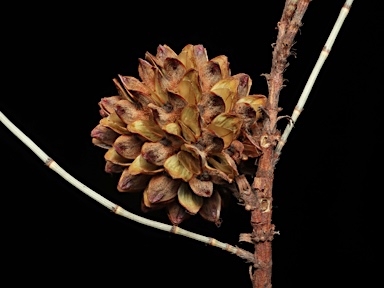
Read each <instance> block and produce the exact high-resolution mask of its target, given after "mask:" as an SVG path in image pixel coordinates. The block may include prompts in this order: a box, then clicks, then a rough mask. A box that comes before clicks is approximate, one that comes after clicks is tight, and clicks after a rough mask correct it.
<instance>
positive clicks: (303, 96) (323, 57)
mask: <svg viewBox="0 0 384 288" xmlns="http://www.w3.org/2000/svg"><path fill="white" fill-rule="evenodd" d="M352 3H353V0H346V1H345V3H344V5H343V7H342V8H341V11H340V14H339V16H338V18H337V20H336V22H335V24H334V26H333V28H332V31H331V33H330V34H329V36H328V39H327V41H326V43H325V45H324V47H323V49H322V50H321V53H320V56H319V58H318V59H317V62H316V64H315V67H314V68H313V70H312V72H311V75H310V76H309V78H308V81H307V83H306V85H305V87H304V90H303V92H302V94H301V96H300V98H299V101H298V102H297V105H296V107H295V109H294V110H293V113H292V116H291V121H290V122H289V123H288V125H287V126H286V127H285V130H284V133H283V135H282V136H281V138H280V140H279V143H278V144H277V147H276V149H275V155H276V157H277V158H279V156H280V154H281V149H282V148H283V146H284V145H285V143H286V142H287V138H288V135H289V133H291V130H292V128H293V125H294V123H296V121H297V118H299V116H300V114H301V112H302V111H303V107H304V104H305V102H306V101H307V99H308V95H309V93H310V92H311V89H312V87H313V84H314V83H315V81H316V78H317V76H318V75H319V72H320V70H321V68H322V67H323V64H324V62H325V60H326V59H327V57H328V55H329V53H330V52H331V49H332V45H333V43H334V42H335V39H336V37H337V34H338V33H339V31H340V28H341V26H342V25H343V23H344V20H345V18H346V17H347V15H348V12H349V10H350V9H351V6H352Z"/></svg>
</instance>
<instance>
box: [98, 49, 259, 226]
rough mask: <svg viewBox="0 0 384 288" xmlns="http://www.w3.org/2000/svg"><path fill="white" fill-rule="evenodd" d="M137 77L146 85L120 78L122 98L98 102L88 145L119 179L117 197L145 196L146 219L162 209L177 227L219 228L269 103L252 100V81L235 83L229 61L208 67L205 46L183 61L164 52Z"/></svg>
mask: <svg viewBox="0 0 384 288" xmlns="http://www.w3.org/2000/svg"><path fill="white" fill-rule="evenodd" d="M138 72H139V77H140V79H141V80H138V79H137V78H134V77H132V76H123V75H118V76H119V77H118V78H116V79H113V81H114V83H115V85H116V89H117V95H114V96H111V97H105V98H103V99H101V100H100V102H99V107H100V111H99V112H100V115H101V117H102V118H101V120H100V122H99V123H98V124H97V125H96V126H95V128H94V129H93V130H92V131H91V137H92V142H93V143H94V144H95V145H96V146H98V147H101V148H104V149H107V151H106V153H105V156H104V158H105V160H106V165H105V171H106V172H108V173H121V175H120V180H119V182H118V184H117V190H118V191H120V192H143V198H142V199H143V201H142V209H143V211H148V210H151V209H158V208H165V209H166V211H167V215H168V217H169V220H170V221H171V222H172V224H174V225H178V224H180V223H181V222H182V221H184V220H185V219H188V218H189V217H190V216H191V215H196V214H199V215H200V216H201V217H202V218H204V219H206V220H208V221H211V222H214V223H216V224H217V225H218V224H219V223H220V221H221V220H220V211H221V208H222V198H223V197H222V196H223V195H222V194H223V193H224V191H231V189H232V191H233V186H234V185H233V183H234V180H235V178H236V177H237V176H239V175H240V174H244V173H246V171H247V169H245V170H244V171H242V168H241V167H243V166H244V165H243V164H244V161H246V160H249V159H250V158H256V157H259V156H260V151H259V150H258V148H257V147H258V146H259V142H260V135H259V134H260V133H259V131H260V127H261V120H262V118H263V114H262V110H261V109H260V107H262V106H264V105H265V103H266V97H265V96H264V95H260V94H256V95H249V92H250V89H251V84H252V81H251V79H250V77H249V76H248V75H247V74H244V73H239V74H236V75H233V76H232V75H231V71H230V69H229V62H228V59H227V57H226V56H224V55H220V56H217V57H215V58H213V59H211V60H209V59H208V56H207V51H206V49H205V48H204V47H203V46H202V45H191V44H189V45H187V46H185V47H184V48H183V49H182V51H181V52H180V54H176V53H175V52H174V51H173V50H172V49H171V48H170V47H168V46H167V45H159V46H158V48H157V53H156V55H152V54H150V53H149V52H147V53H146V54H145V58H144V59H139V67H138ZM251 170H252V169H251ZM229 185H230V186H231V189H225V188H226V187H227V186H229Z"/></svg>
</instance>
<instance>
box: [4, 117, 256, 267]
mask: <svg viewBox="0 0 384 288" xmlns="http://www.w3.org/2000/svg"><path fill="white" fill-rule="evenodd" d="M0 121H1V122H2V123H3V124H4V125H5V126H6V127H7V128H8V129H9V130H10V131H11V132H12V133H13V134H14V135H15V136H16V137H18V138H19V139H20V140H21V141H22V142H23V143H24V144H25V145H26V146H27V147H28V148H30V149H31V150H32V151H33V152H34V153H35V154H36V155H37V156H38V157H39V158H40V159H41V160H42V161H43V162H44V163H45V165H47V166H48V167H49V168H50V169H52V170H53V171H55V172H56V173H57V174H59V175H60V176H61V177H63V178H64V179H65V180H66V181H68V182H69V183H70V184H72V185H73V186H75V187H76V188H77V189H79V190H80V191H82V192H83V193H84V194H86V195H88V196H89V197H91V198H92V199H93V200H96V201H97V202H99V203H100V204H102V205H103V206H105V207H107V208H108V209H109V210H111V211H113V212H114V213H115V214H117V215H120V216H123V217H125V218H128V219H130V220H132V221H135V222H138V223H140V224H143V225H146V226H149V227H152V228H156V229H159V230H163V231H166V232H170V233H174V234H177V235H182V236H185V237H188V238H191V239H193V240H196V241H200V242H203V243H205V244H208V245H211V246H214V247H218V248H221V249H223V250H225V251H228V252H230V253H232V254H235V255H237V256H239V257H240V258H243V259H245V260H246V261H247V262H250V263H255V258H254V256H253V253H250V252H248V251H245V250H243V249H241V248H238V247H235V246H232V245H230V244H227V243H223V242H220V241H218V240H216V239H214V238H211V237H206V236H203V235H199V234H196V233H193V232H190V231H187V230H184V229H182V228H180V227H178V226H172V225H168V224H164V223H161V222H157V221H153V220H150V219H147V218H144V217H141V216H138V215H136V214H133V213H131V212H129V211H127V210H125V209H123V208H122V207H120V206H118V205H116V204H115V203H113V202H111V201H109V200H108V199H106V198H104V197H103V196H101V195H100V194H98V193H96V192H95V191H94V190H92V189H90V188H89V187H87V186H86V185H84V184H83V183H81V182H80V181H78V180H77V179H76V178H74V177H73V176H72V175H70V174H69V173H68V172H66V171H65V170H64V169H63V168H61V167H60V166H59V165H58V164H57V163H56V162H55V161H54V160H53V159H52V158H51V157H49V156H48V155H47V154H46V153H44V151H42V150H41V149H40V147H39V146H37V145H36V144H35V143H34V142H33V141H32V140H31V139H30V138H29V137H28V136H26V135H25V134H24V133H23V132H22V131H21V130H20V129H19V128H17V127H16V126H15V125H14V124H13V123H12V122H11V121H10V120H9V119H8V118H7V117H6V116H5V115H4V114H3V113H2V112H1V111H0Z"/></svg>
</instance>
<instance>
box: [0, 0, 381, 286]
mask: <svg viewBox="0 0 384 288" xmlns="http://www.w3.org/2000/svg"><path fill="white" fill-rule="evenodd" d="M255 2H256V3H253V4H252V5H250V4H246V3H243V2H237V3H233V2H230V3H227V2H222V3H221V4H216V5H214V3H212V4H210V5H211V6H207V5H208V4H206V3H201V2H191V3H172V4H171V3H160V2H158V3H145V2H144V1H143V2H141V3H136V4H134V5H133V4H125V5H123V6H118V5H115V4H111V3H110V4H106V3H99V4H95V3H93V4H92V5H90V6H76V5H73V6H69V5H68V4H62V5H60V4H58V3H57V4H55V6H49V5H45V6H44V7H39V6H36V4H34V6H30V7H28V6H22V7H14V8H11V7H9V8H8V9H9V10H8V11H7V9H4V10H3V13H4V14H8V15H9V20H8V21H7V22H6V23H5V24H4V25H3V26H2V31H3V33H2V34H3V36H2V37H3V41H2V42H3V43H2V46H3V53H2V58H3V61H2V62H3V65H2V70H3V73H2V74H3V76H2V79H3V81H2V86H3V93H2V95H1V98H0V108H1V112H3V113H4V114H5V115H6V116H7V117H8V118H9V119H10V120H11V121H13V123H14V124H15V125H17V126H18V127H19V128H20V129H21V130H22V131H23V132H24V133H26V134H27V136H29V137H30V138H31V139H32V140H33V141H34V142H35V143H36V144H37V145H39V146H40V147H41V148H42V149H43V151H45V153H47V154H48V155H49V156H51V157H52V158H53V159H54V160H55V161H56V162H57V163H58V164H59V165H60V166H61V167H62V168H64V169H65V170H66V171H67V172H69V173H70V174H72V175H73V176H74V177H76V178H77V179H79V180H80V181H81V182H82V183H84V184H85V185H87V186H89V187H90V188H92V189H94V190H95V191H97V192H98V193H100V194H101V195H103V196H104V197H106V198H107V199H109V200H111V201H113V202H115V203H117V204H119V205H121V206H123V207H124V208H126V209H127V210H129V211H131V212H133V213H137V214H139V215H142V216H143V215H144V214H143V213H141V212H140V208H139V206H140V205H139V203H140V198H139V196H138V195H136V194H135V195H134V194H123V193H118V192H117V190H116V184H117V180H118V178H117V177H115V176H111V175H109V174H107V173H105V172H104V159H103V154H104V152H105V151H104V150H102V149H100V148H97V147H94V146H93V145H92V143H91V138H90V131H91V130H92V129H93V127H94V126H96V125H97V123H98V121H99V119H100V116H99V114H98V105H97V103H98V101H99V100H100V99H101V98H102V97H106V96H110V95H113V94H115V87H114V84H113V82H112V78H114V77H116V76H117V74H123V75H127V76H128V75H129V76H135V77H138V72H137V67H138V61H137V59H138V58H139V57H140V58H143V57H144V54H145V52H146V51H149V52H150V53H152V54H155V53H156V48H157V46H158V45H159V44H167V45H168V46H170V47H171V48H172V49H173V50H174V51H175V52H176V53H179V52H180V51H181V49H182V48H183V47H184V46H185V45H187V44H189V43H190V44H195V45H196V44H203V45H204V47H205V48H206V49H207V52H208V56H209V58H213V57H215V56H218V55H220V54H225V55H227V56H228V58H229V61H230V67H231V70H232V74H237V73H240V72H244V73H247V74H249V75H250V76H251V78H252V80H253V85H252V89H251V92H252V93H262V94H265V95H267V86H266V81H265V79H264V77H262V76H261V74H262V73H268V72H270V67H271V56H272V47H271V44H272V43H273V42H274V41H275V40H276V35H277V30H275V27H276V23H277V22H278V20H279V19H280V16H281V12H282V9H283V6H284V1H255ZM343 3H344V1H342V0H341V1H339V0H337V1H319V0H316V1H312V2H311V3H310V5H309V8H308V10H307V12H306V14H305V16H304V19H303V23H304V25H303V27H302V28H301V31H300V34H298V35H297V37H296V41H297V43H296V45H295V46H294V48H295V50H296V53H297V58H295V57H290V58H289V62H290V66H289V67H288V69H287V71H286V73H285V74H284V76H285V78H286V79H287V80H288V81H287V82H286V84H287V86H286V87H285V88H284V89H283V90H282V92H281V96H280V106H281V107H283V108H284V110H283V112H282V114H289V115H290V114H291V113H292V110H293V108H294V106H295V105H296V101H297V99H298V97H299V96H300V94H301V91H302V89H303V87H304V85H305V83H306V80H307V79H308V76H309V74H310V72H311V70H312V68H313V66H314V64H315V62H316V60H317V58H318V56H319V53H320V51H321V49H322V47H323V45H324V43H325V41H326V40H327V37H328V35H329V32H330V31H331V29H332V26H333V24H334V22H335V21H336V18H337V16H338V14H339V12H340V9H341V7H342V6H343ZM372 5H375V4H372V3H369V4H368V2H367V1H355V3H354V4H353V6H352V9H351V11H350V13H349V14H348V16H347V18H346V20H345V23H344V25H343V27H342V29H341V31H340V34H339V36H338V37H337V39H336V42H335V44H334V46H333V49H332V51H331V53H330V55H329V57H328V59H327V60H326V62H325V65H324V67H323V68H322V70H321V73H320V75H319V77H318V79H317V81H316V83H315V85H314V87H313V90H312V92H311V94H310V96H309V99H308V101H307V103H306V105H305V107H304V108H305V109H304V112H303V113H302V115H301V116H300V117H299V119H298V121H297V123H296V127H295V128H294V129H293V131H292V133H291V135H290V136H289V138H288V142H287V144H286V146H285V147H284V148H283V153H282V155H281V160H280V161H279V163H278V164H277V166H276V171H275V181H274V190H273V198H274V212H273V222H274V224H275V225H276V229H277V230H278V231H280V233H281V235H280V236H278V235H277V236H276V238H275V240H274V241H273V276H272V277H273V282H272V284H273V287H274V288H280V287H347V286H348V285H352V286H350V287H369V286H370V284H371V283H372V282H373V278H375V277H376V276H377V274H376V271H375V267H378V266H376V264H375V261H377V260H378V257H377V253H378V249H379V248H378V246H376V245H375V244H376V243H377V242H378V241H377V239H379V234H378V233H379V231H380V229H381V224H380V223H379V216H378V215H379V213H378V209H379V204H378V203H379V201H380V199H379V196H380V193H381V192H382V190H383V188H382V184H381V183H382V182H381V178H380V176H381V171H382V168H381V165H382V163H381V162H380V160H379V157H380V156H381V147H382V145H381V144H382V140H380V138H381V137H380V133H381V127H382V125H381V124H380V122H381V119H382V118H381V115H380V113H381V102H382V101H381V100H382V99H381V98H382V96H383V92H382V87H381V86H382V85H381V84H382V68H383V60H382V52H381V51H382V46H381V44H379V42H378V40H379V37H380V34H379V31H381V32H382V26H381V25H382V24H381V22H379V18H378V11H379V9H378V7H375V6H372ZM376 5H377V6H378V4H376ZM2 21H4V20H2ZM4 50H5V51H4ZM280 125H281V129H283V128H284V127H285V126H284V125H285V123H283V122H281V124H280ZM0 140H1V141H0V151H1V155H2V157H1V159H2V165H1V166H2V169H1V171H2V172H1V175H2V176H1V181H2V186H1V187H2V188H1V195H2V197H3V201H2V207H3V213H4V216H3V217H2V231H3V233H2V239H3V241H4V242H2V243H3V250H4V252H3V256H2V262H4V263H5V266H4V265H3V267H6V268H5V269H6V270H5V272H6V273H5V274H6V275H13V276H12V281H13V282H14V283H15V282H16V283H18V282H21V281H26V282H28V283H29V284H30V285H32V284H37V285H39V286H43V285H45V284H50V286H51V287H56V286H58V285H59V284H68V285H74V284H86V285H89V286H90V285H94V284H102V285H111V286H115V285H124V286H127V287H169V288H171V287H200V288H203V287H251V282H250V278H249V272H248V267H249V264H247V263H245V262H244V260H242V259H240V258H238V257H236V256H234V255H231V254H229V253H227V252H225V251H222V250H220V249H218V248H215V247H211V246H207V245H205V244H203V243H200V242H196V241H194V240H191V239H189V238H185V237H182V236H178V235H173V234H170V233H167V232H163V231H159V230H155V229H153V228H148V227H146V226H143V225H141V224H137V223H135V222H133V221H131V220H128V219H125V218H123V217H121V216H118V215H115V214H113V213H111V212H110V211H108V210H107V209H106V208H105V207H103V206H102V205H100V204H98V203H97V202H96V201H94V200H92V199H90V198H89V197H88V196H86V195H84V194H82V193H81V192H80V191H79V190H77V189H76V188H74V187H73V186H71V185H70V184H69V183H67V182H66V181H64V180H63V179H62V178H61V177H60V176H59V175H57V174H56V173H55V172H53V171H52V170H50V169H48V168H47V167H46V166H45V165H44V164H43V162H41V161H40V159H39V158H38V157H36V155H35V154H33V153H32V152H31V151H30V150H29V149H28V148H27V147H26V146H24V144H22V143H21V142H20V141H19V140H18V139H17V138H16V137H15V136H14V135H13V134H12V133H11V132H10V131H9V130H8V129H7V128H5V127H4V125H0ZM379 173H380V174H379ZM144 216H146V217H148V218H150V219H154V220H157V221H161V222H165V223H169V222H168V219H167V217H166V215H165V214H163V212H155V213H150V214H145V215H144ZM222 218H223V224H222V226H221V227H220V228H217V227H216V226H215V225H213V224H211V223H208V222H206V221H204V220H202V219H201V218H199V217H197V216H196V217H194V218H193V219H191V220H189V221H187V222H184V223H182V224H181V227H182V228H185V229H187V230H190V231H193V232H196V233H200V234H203V235H206V236H210V237H214V238H216V239H218V240H220V241H222V242H227V243H229V244H232V245H238V246H240V247H242V248H244V249H247V250H250V251H252V246H251V245H249V244H244V243H239V242H238V235H239V234H240V233H245V232H250V225H249V214H248V213H247V212H245V211H244V210H243V207H242V206H239V205H237V204H236V202H235V201H233V203H232V205H230V206H229V207H227V208H225V209H224V210H223V211H222ZM3 269H4V268H3Z"/></svg>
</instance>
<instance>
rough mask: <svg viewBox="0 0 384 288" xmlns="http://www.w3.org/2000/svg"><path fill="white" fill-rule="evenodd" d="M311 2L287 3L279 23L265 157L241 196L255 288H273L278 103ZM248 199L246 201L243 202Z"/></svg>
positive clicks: (264, 140)
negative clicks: (248, 213) (248, 225)
mask: <svg viewBox="0 0 384 288" xmlns="http://www.w3.org/2000/svg"><path fill="white" fill-rule="evenodd" d="M309 2H310V0H287V1H286V3H285V7H284V10H283V13H282V17H281V19H280V21H279V23H278V25H277V26H278V27H277V28H278V35H277V41H276V45H275V47H274V50H273V53H272V55H273V57H272V68H271V73H270V74H266V75H265V77H266V80H267V83H268V90H269V96H268V102H267V104H266V107H264V112H265V113H266V117H265V120H264V123H263V132H262V136H261V140H260V147H261V149H262V155H261V157H260V159H259V163H258V169H257V172H256V175H255V178H254V182H253V184H252V187H251V189H250V190H251V191H252V193H250V195H247V196H246V197H245V195H241V196H242V198H243V200H244V202H245V203H247V204H248V206H247V207H248V209H249V210H251V224H252V234H251V235H250V239H251V241H252V242H253V243H254V245H255V252H254V253H255V265H254V271H253V274H252V283H253V286H252V287H253V288H271V287H272V240H273V237H274V234H276V232H275V227H274V225H273V224H272V221H271V220H272V187H273V178H274V169H275V164H276V162H277V160H278V159H277V157H278V156H277V155H276V154H275V153H274V149H275V146H276V144H277V140H278V139H279V137H280V131H278V130H277V129H276V123H277V119H278V112H279V107H278V102H279V96H280V91H281V89H282V88H283V81H284V79H283V72H284V71H285V69H286V68H287V63H288V62H287V58H288V57H289V55H290V54H291V48H292V46H293V44H294V43H293V40H294V37H295V36H296V34H297V31H298V29H299V28H300V26H301V25H302V24H301V19H302V17H303V16H304V13H305V11H306V9H307V7H308V4H309ZM244 198H246V199H244Z"/></svg>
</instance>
